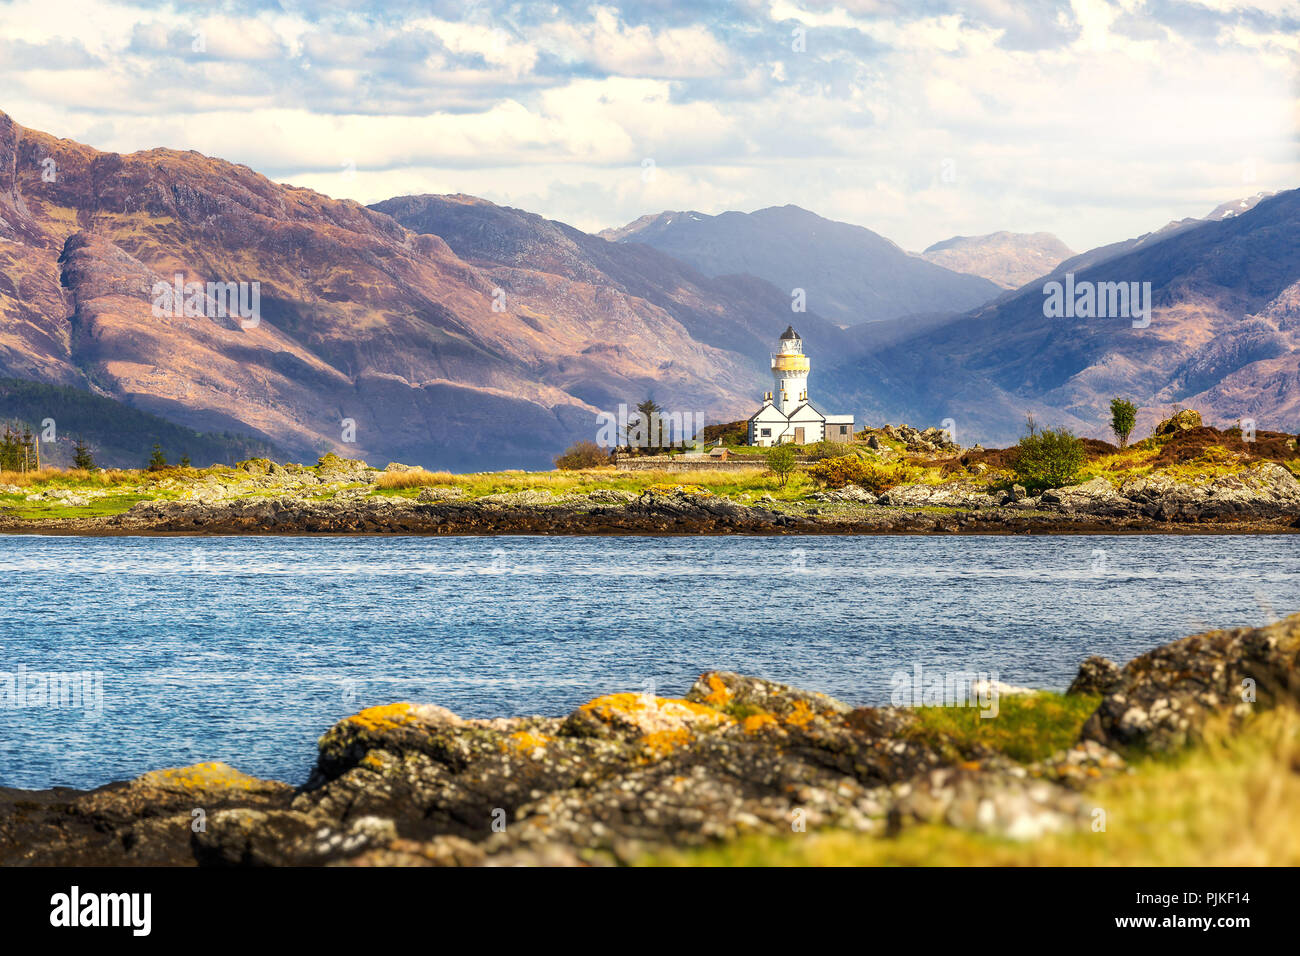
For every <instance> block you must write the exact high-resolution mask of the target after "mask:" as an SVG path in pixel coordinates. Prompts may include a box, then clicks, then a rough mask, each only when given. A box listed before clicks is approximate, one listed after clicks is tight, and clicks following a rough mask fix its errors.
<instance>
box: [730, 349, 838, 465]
mask: <svg viewBox="0 0 1300 956" xmlns="http://www.w3.org/2000/svg"><path fill="white" fill-rule="evenodd" d="M772 379H773V382H774V384H775V385H776V388H775V390H774V391H771V392H768V393H767V394H765V395H764V396H763V406H762V408H760V409H759V410H758V411H756V412H755V413H754V414H753V415H751V416H750V419H749V443H750V444H751V445H763V446H766V445H779V444H781V443H783V442H793V443H794V444H796V445H810V444H812V443H813V442H819V441H822V440H823V439H829V440H831V441H852V440H853V416H852V415H827V414H826V413H825V412H823V411H822V410H821V409H820V408H818V407H817V405H815V404H814V403H813V402H812V401H811V400H809V398H808V356H806V355H804V354H803V339H801V338H799V333H798V332H796V331H795V330H794V326H793V325H792V326H790V327H789V328H787V329H786V330H785V331H784V332H783V333H781V344H780V347H779V348H778V350H777V351H776V352H773V353H772Z"/></svg>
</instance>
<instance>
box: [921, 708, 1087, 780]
mask: <svg viewBox="0 0 1300 956" xmlns="http://www.w3.org/2000/svg"><path fill="white" fill-rule="evenodd" d="M1100 702H1101V698H1100V697H1096V696H1093V695H1091V694H1074V695H1067V694H1053V693H1048V692H1045V691H1044V692H1040V693H1037V694H1002V695H999V697H998V713H997V716H996V717H981V716H980V713H981V712H982V711H981V709H980V708H979V707H918V708H916V710H915V711H914V713H915V714H916V716H917V718H918V720H919V722H918V724H917V726H916V727H915V729H914V730H913V731H912V734H913V736H914V737H916V738H917V739H919V740H923V741H925V742H926V743H928V744H930V745H931V746H934V747H937V748H939V749H940V750H942V751H944V752H946V753H947V755H948V756H949V757H950V758H951V759H963V760H968V759H975V758H977V757H978V756H979V754H980V752H981V751H982V750H993V751H996V752H998V753H1002V754H1006V755H1007V756H1008V757H1010V758H1011V759H1012V760H1018V761H1020V762H1022V763H1031V762H1033V761H1035V760H1045V759H1047V758H1048V757H1050V756H1051V755H1052V754H1054V753H1056V752H1057V751H1058V750H1063V749H1065V748H1067V747H1069V746H1070V745H1071V744H1073V743H1074V741H1075V740H1077V739H1078V737H1079V731H1081V730H1082V729H1083V724H1084V721H1086V720H1087V719H1088V718H1089V717H1090V716H1091V715H1092V712H1093V711H1095V710H1096V709H1097V705H1098V704H1099V703H1100Z"/></svg>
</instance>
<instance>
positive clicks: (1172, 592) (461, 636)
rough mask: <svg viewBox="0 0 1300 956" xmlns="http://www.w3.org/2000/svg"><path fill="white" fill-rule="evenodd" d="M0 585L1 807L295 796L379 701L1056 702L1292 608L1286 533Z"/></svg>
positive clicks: (1295, 566) (387, 548)
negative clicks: (920, 677)
mask: <svg viewBox="0 0 1300 956" xmlns="http://www.w3.org/2000/svg"><path fill="white" fill-rule="evenodd" d="M0 576H2V577H0V580H3V582H4V589H3V594H4V600H3V605H2V606H0V623H2V625H3V626H0V696H3V695H4V692H5V689H6V687H7V686H8V685H6V684H5V683H4V680H5V675H6V674H7V675H10V677H11V679H12V681H14V682H16V681H17V675H18V674H19V672H20V668H22V674H23V675H24V680H25V683H26V685H27V688H28V690H27V692H26V693H27V695H28V699H26V700H23V701H19V700H17V698H18V696H19V694H18V692H17V691H14V693H13V695H12V696H11V697H10V698H8V701H9V703H10V704H16V703H22V704H23V706H8V707H3V708H2V709H0V720H2V721H3V732H0V785H3V786H11V787H29V788H41V787H48V786H53V785H56V784H61V785H67V786H77V787H89V786H96V785H99V784H103V783H107V782H109V781H111V780H119V779H123V778H128V777H131V776H134V775H136V774H139V773H141V772H143V771H145V770H151V769H156V768H158V767H165V766H176V765H180V764H187V763H194V762H196V761H200V760H225V761H227V762H229V763H232V764H234V765H235V766H237V767H239V768H240V769H242V770H245V771H247V772H249V773H253V774H257V775H259V776H268V777H276V778H279V779H283V780H288V781H290V782H299V781H301V780H302V779H304V778H305V776H306V774H307V772H308V770H309V769H310V766H311V764H312V761H313V758H314V752H315V741H316V738H317V737H318V736H319V735H320V734H321V733H322V732H323V731H324V730H325V729H326V728H328V727H329V726H330V724H331V723H332V722H333V721H335V720H337V719H339V718H340V717H343V716H346V715H347V714H350V713H353V712H355V711H356V710H358V709H359V708H361V707H366V706H370V705H373V704H380V703H389V702H391V701H395V700H414V701H428V702H435V703H439V704H442V705H444V706H446V707H449V708H451V709H452V710H454V711H456V712H457V713H459V714H461V715H463V716H467V717H489V716H502V715H519V714H534V713H542V714H563V713H566V712H567V711H569V710H571V709H572V708H573V707H574V706H576V705H577V704H580V703H582V702H583V701H585V700H588V699H590V698H591V697H593V696H596V695H597V694H601V693H607V692H610V691H616V690H642V689H644V688H645V686H646V684H647V683H648V682H651V681H653V682H654V684H655V686H656V687H657V689H658V692H659V693H661V694H666V695H668V696H675V695H679V694H681V693H684V692H685V691H686V689H687V688H688V687H689V685H690V683H691V681H692V680H693V679H694V678H695V676H696V675H697V674H699V673H700V672H701V671H704V670H709V669H726V670H735V671H740V672H744V673H748V674H756V675H761V676H764V677H770V678H773V679H776V680H780V681H786V682H789V683H793V684H796V685H799V686H802V687H806V688H809V689H814V690H823V691H827V692H829V693H831V694H834V695H835V696H838V697H840V698H842V699H844V700H846V701H849V702H850V703H854V704H871V703H877V704H878V703H887V702H888V698H889V681H890V675H891V674H892V673H893V672H895V671H896V670H899V669H907V668H911V667H912V666H913V665H914V664H916V663H921V664H922V665H923V666H925V667H938V668H943V669H967V670H983V671H996V672H997V674H998V677H999V679H1001V680H1004V681H1007V682H1009V683H1014V684H1028V685H1033V686H1038V687H1050V688H1056V689H1062V688H1064V687H1065V685H1066V684H1068V683H1069V681H1070V679H1071V678H1072V677H1073V675H1074V672H1075V670H1076V668H1077V666H1078V664H1079V662H1080V661H1081V660H1082V659H1083V658H1085V657H1087V656H1088V655H1089V654H1105V655H1107V656H1109V657H1112V658H1114V659H1116V660H1119V661H1124V660H1127V659H1129V658H1130V657H1132V656H1134V655H1135V654H1138V653H1140V652H1142V651H1143V650H1146V649H1148V648H1150V647H1152V646H1154V645H1156V644H1158V643H1161V642H1164V641H1167V640H1169V639H1171V638H1174V637H1178V636H1181V635H1183V634H1187V633H1191V632H1192V631H1195V630H1198V629H1202V628H1205V627H1208V626H1235V625H1240V624H1258V623H1263V622H1264V621H1266V620H1269V619H1271V618H1272V617H1273V616H1274V615H1283V614H1287V613H1291V612H1294V611H1296V610H1298V609H1300V586H1298V585H1300V538H1297V537H1286V536H1278V537H1229V536H1206V537H1199V536H1198V537H1187V536H1152V537H1118V538H1117V537H1105V538H1102V537H1098V538H1091V537H1087V538H1085V537H815V538H798V539H792V538H630V537H624V538H531V537H501V538H377V537H376V538H270V537H254V538H203V539H198V538H116V539H114V538H72V537H28V536H0ZM51 672H58V673H62V674H70V673H74V672H92V673H97V674H100V675H102V692H103V693H102V707H100V708H95V707H94V706H93V705H92V706H90V707H87V706H86V702H85V701H84V700H83V701H82V706H81V707H80V708H74V707H52V706H50V704H49V702H48V701H45V702H42V701H41V700H40V688H41V686H42V677H41V675H43V674H48V673H51ZM93 681H94V678H92V684H91V686H92V687H93V686H95V685H94V683H93ZM31 696H35V697H36V700H32V699H30V698H31ZM91 696H92V697H93V696H94V695H93V693H92V695H91ZM0 703H2V702H0Z"/></svg>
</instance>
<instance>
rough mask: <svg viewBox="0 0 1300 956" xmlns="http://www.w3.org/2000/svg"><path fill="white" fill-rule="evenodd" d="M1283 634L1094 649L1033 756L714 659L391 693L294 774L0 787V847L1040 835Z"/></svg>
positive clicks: (218, 769)
mask: <svg viewBox="0 0 1300 956" xmlns="http://www.w3.org/2000/svg"><path fill="white" fill-rule="evenodd" d="M1298 655H1300V615H1297V616H1295V617H1292V618H1290V619H1288V620H1286V621H1283V622H1281V623H1278V624H1274V625H1270V626H1268V627H1263V628H1254V629H1244V628H1243V629H1238V630H1234V631H1216V632H1212V633H1209V634H1203V635H1198V636H1195V637H1189V638H1185V639H1183V640H1180V641H1176V642H1174V643H1172V644H1169V645H1166V646H1164V647H1161V648H1157V649H1156V650H1154V651H1151V652H1150V653H1148V654H1144V655H1142V656H1141V657H1139V658H1137V659H1135V660H1134V661H1132V662H1130V663H1129V664H1128V665H1126V666H1125V667H1124V668H1122V669H1120V668H1117V667H1116V666H1115V665H1113V664H1110V663H1109V662H1107V661H1105V660H1104V659H1102V658H1092V659H1090V660H1089V661H1087V662H1085V664H1084V665H1083V667H1081V669H1080V675H1079V678H1078V679H1077V680H1076V682H1075V684H1074V685H1073V686H1072V687H1071V691H1070V692H1071V693H1084V692H1087V693H1101V694H1103V695H1104V696H1103V697H1102V698H1101V702H1100V705H1099V706H1098V708H1097V710H1096V712H1095V713H1094V714H1093V716H1092V717H1091V718H1090V719H1089V720H1088V721H1087V723H1086V725H1085V728H1084V730H1083V733H1082V735H1081V738H1080V739H1079V740H1078V742H1077V743H1076V744H1075V745H1074V746H1072V747H1070V748H1067V749H1066V750H1064V751H1061V752H1058V753H1057V754H1056V755H1054V756H1053V757H1052V758H1051V759H1049V760H1045V761H1037V762H1033V763H1020V762H1016V761H1014V760H1012V759H1010V758H1009V757H1007V756H1005V755H1004V754H1002V753H1000V752H998V751H996V750H991V749H989V748H987V747H984V746H983V745H971V744H970V743H969V741H968V742H966V743H961V742H959V741H953V740H947V739H944V738H943V737H942V735H936V733H935V732H934V730H933V728H929V729H925V728H922V727H921V726H920V718H919V717H918V715H917V713H916V712H914V711H911V710H908V709H905V708H894V707H886V708H871V707H863V708H852V707H849V706H848V705H846V704H844V703H842V702H840V701H837V700H834V699H832V698H829V697H826V696H825V695H822V694H817V693H810V692H806V691H801V690H797V689H795V688H791V687H787V686H784V685H781V684H777V683H774V682H771V681H767V680H762V679H759V678H753V677H743V676H741V675H738V674H733V673H727V672H709V673H706V674H703V675H701V676H700V678H699V679H698V680H697V681H696V682H695V684H694V685H693V686H692V687H691V688H690V690H689V691H688V692H687V693H686V695H685V696H684V697H681V698H676V699H668V698H662V697H655V696H651V695H648V694H636V693H618V694H610V695H607V696H605V697H599V698H597V699H595V700H592V701H590V702H588V703H587V704H584V705H583V706H581V707H579V708H578V709H576V710H575V711H573V713H571V714H569V715H567V716H564V717H521V718H502V719H495V720H466V719H462V718H460V717H458V716H457V715H456V714H454V713H452V712H450V711H448V710H446V709H444V708H442V707H438V706H436V705H432V704H412V703H396V704H390V705H387V706H383V707H374V708H370V709H368V710H364V711H362V712H360V713H358V714H356V715H354V716H352V717H349V718H347V719H345V720H342V721H340V722H339V723H338V724H336V725H335V726H334V727H332V728H330V729H329V730H328V731H327V732H326V733H325V734H324V736H322V737H321V739H320V741H319V757H318V760H317V763H316V767H315V769H314V770H313V772H312V774H311V776H310V778H309V779H308V780H307V781H306V783H304V784H303V785H302V786H300V787H298V788H292V787H290V786H288V785H287V784H283V783H277V782H274V781H265V780H257V779H255V778H252V777H248V776H246V775H244V774H241V773H239V772H238V771H236V770H234V769H232V768H230V767H227V766H225V765H223V764H201V765H197V766H194V767H185V768H180V769H175V770H165V771H157V772H154V773H149V774H145V775H144V776H142V777H140V778H138V779H136V780H132V781H129V782H126V783H117V784H112V785H109V786H107V787H102V788H100V789H98V790H94V791H90V792H79V791H70V790H63V789H56V790H51V791H43V792H25V791H17V790H0V864H2V865H16V864H28V865H54V864H93V865H111V864H133V865H149V864H172V865H182V864H194V863H197V864H200V865H206V866H253V865H263V866H288V865H326V864H328V865H336V864H344V865H355V866H381V865H382V866H387V865H508V864H608V863H618V862H626V861H631V860H634V859H636V858H637V857H639V856H640V855H642V854H644V853H646V852H651V851H655V850H661V849H664V848H668V847H684V846H693V845H701V844H705V843H709V842H711V841H717V840H726V839H731V838H735V837H737V836H740V835H743V834H747V833H760V832H762V833H772V834H780V833H790V832H792V831H795V832H798V831H801V830H815V829H821V828H842V829H847V830H850V831H856V832H860V833H864V834H879V835H885V834H889V833H895V832H898V831H899V830H900V829H902V828H905V827H909V826H913V825H915V824H917V823H931V824H940V825H946V826H951V827H959V828H963V829H968V830H973V831H978V832H983V833H989V834H996V835H999V836H1003V837H1008V838H1012V839H1033V838H1036V837H1039V836H1041V835H1043V834H1045V833H1051V832H1057V831H1063V830H1070V829H1073V828H1079V827H1084V826H1087V825H1088V822H1089V819H1090V814H1091V812H1092V809H1093V808H1092V805H1091V803H1090V801H1089V799H1088V788H1089V787H1090V786H1091V785H1092V784H1093V783H1094V782H1095V781H1096V780H1098V779H1101V778H1104V777H1106V776H1108V775H1110V774H1114V773H1119V772H1123V771H1124V769H1125V761H1124V758H1123V757H1122V756H1121V753H1122V752H1124V751H1126V750H1128V748H1131V747H1138V748H1141V749H1142V750H1152V749H1156V750H1159V749H1169V748H1173V747H1178V746H1181V745H1182V744H1184V743H1186V742H1188V741H1189V740H1192V739H1194V738H1195V736H1196V734H1197V732H1198V731H1199V729H1200V728H1201V727H1203V726H1204V723H1205V721H1207V720H1208V719H1210V718H1211V717H1212V716H1213V715H1215V714H1228V715H1241V714H1243V713H1244V711H1245V710H1249V709H1250V708H1253V707H1254V708H1265V707H1274V706H1279V705H1283V704H1288V705H1297V704H1300V656H1298ZM1243 687H1250V688H1252V690H1253V693H1252V694H1250V695H1246V696H1243V694H1242V688H1243ZM1009 690H1010V689H1008V691H1009ZM1029 693H1033V692H1032V691H1031V692H1029ZM1247 696H1248V697H1249V698H1250V699H1249V700H1247V699H1246V697H1247Z"/></svg>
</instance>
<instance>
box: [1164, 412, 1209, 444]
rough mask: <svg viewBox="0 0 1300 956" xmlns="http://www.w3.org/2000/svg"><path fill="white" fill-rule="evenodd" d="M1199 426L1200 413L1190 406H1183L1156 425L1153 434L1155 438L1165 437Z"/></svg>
mask: <svg viewBox="0 0 1300 956" xmlns="http://www.w3.org/2000/svg"><path fill="white" fill-rule="evenodd" d="M1200 427H1201V413H1200V412H1198V411H1194V410H1193V409H1190V408H1184V409H1182V410H1181V411H1177V412H1174V414H1173V415H1171V416H1170V417H1169V418H1166V419H1165V420H1164V421H1162V422H1161V423H1160V424H1159V425H1157V426H1156V428H1155V432H1154V433H1153V434H1154V435H1155V437H1157V438H1165V437H1168V436H1170V435H1176V434H1178V433H1179V432H1185V431H1189V430H1191V429H1193V428H1200Z"/></svg>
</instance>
